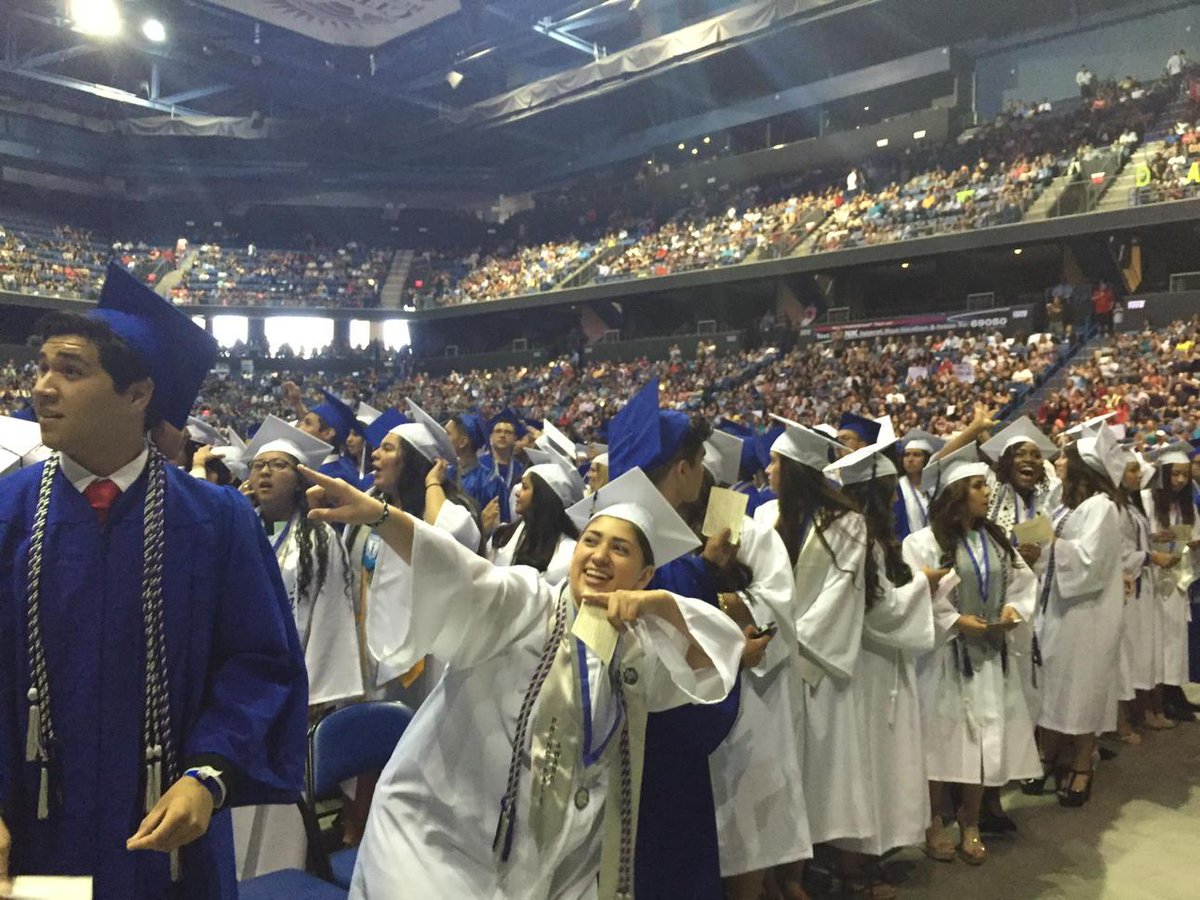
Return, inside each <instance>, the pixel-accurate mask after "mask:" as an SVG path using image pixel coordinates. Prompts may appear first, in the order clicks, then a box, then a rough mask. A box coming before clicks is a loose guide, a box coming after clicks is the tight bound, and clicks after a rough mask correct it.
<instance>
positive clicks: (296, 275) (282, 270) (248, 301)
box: [171, 241, 393, 308]
mask: <svg viewBox="0 0 1200 900" xmlns="http://www.w3.org/2000/svg"><path fill="white" fill-rule="evenodd" d="M392 253H393V251H390V250H373V249H369V248H366V247H362V246H360V245H359V244H358V243H356V242H354V241H351V242H349V243H347V244H345V245H344V246H341V247H336V248H329V249H316V250H266V249H260V248H258V247H255V246H254V245H253V244H251V245H249V246H248V247H247V248H246V249H245V250H231V249H229V248H227V247H222V246H220V245H217V244H203V245H201V246H200V247H199V248H198V250H197V253H196V255H195V256H194V257H192V261H191V264H190V266H188V267H187V268H186V269H185V271H184V274H183V279H182V281H181V282H180V284H179V285H177V286H176V287H174V288H173V289H172V290H171V295H172V297H173V299H174V300H175V301H176V302H177V303H185V304H192V303H195V304H206V305H210V306H293V307H299V306H334V307H342V308H345V307H351V308H369V307H376V306H378V305H379V292H380V289H381V288H382V287H383V282H384V279H385V278H386V277H387V273H388V267H389V265H390V264H391V258H392Z"/></svg>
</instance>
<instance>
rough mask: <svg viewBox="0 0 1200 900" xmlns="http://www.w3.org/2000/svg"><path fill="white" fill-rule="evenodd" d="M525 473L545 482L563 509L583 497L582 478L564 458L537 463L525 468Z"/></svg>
mask: <svg viewBox="0 0 1200 900" xmlns="http://www.w3.org/2000/svg"><path fill="white" fill-rule="evenodd" d="M534 452H536V451H534ZM548 455H549V456H551V457H553V456H554V454H548ZM525 474H526V475H536V476H537V477H538V478H540V479H542V481H544V482H546V486H547V487H548V488H550V490H552V491H554V493H555V496H557V497H558V499H559V500H560V501H562V505H563V508H564V509H565V508H567V507H569V506H570V505H571V504H573V503H578V502H579V501H580V500H582V499H583V479H582V478H581V477H580V475H579V473H578V472H577V471H575V467H574V466H573V465H571V464H570V463H569V462H567V461H566V460H561V461H560V460H555V459H551V460H550V461H549V462H542V463H538V464H537V465H534V466H530V467H529V468H528V469H526V470H525Z"/></svg>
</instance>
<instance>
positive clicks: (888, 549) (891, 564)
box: [842, 475, 913, 609]
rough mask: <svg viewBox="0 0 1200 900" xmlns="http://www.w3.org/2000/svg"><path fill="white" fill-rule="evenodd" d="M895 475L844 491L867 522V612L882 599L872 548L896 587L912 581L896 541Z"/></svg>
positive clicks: (865, 570) (896, 481) (849, 485)
mask: <svg viewBox="0 0 1200 900" xmlns="http://www.w3.org/2000/svg"><path fill="white" fill-rule="evenodd" d="M897 483H898V479H897V477H896V476H895V475H887V476H884V477H882V478H874V479H872V480H870V481H863V482H859V483H858V484H847V485H845V486H844V487H843V488H842V493H844V494H845V495H846V496H847V497H848V498H849V499H850V500H852V501H853V502H855V503H857V504H858V505H859V506H860V507H861V508H862V513H863V518H864V519H866V521H867V558H866V567H865V569H864V574H865V575H866V585H867V608H868V609H870V608H871V606H873V605H874V604H875V603H876V602H878V601H880V600H882V599H883V587H882V585H881V584H880V582H879V568H878V566H877V564H876V562H875V554H874V553H873V552H872V548H873V547H875V546H878V547H879V548H880V549H881V550H882V551H883V570H884V574H885V575H886V576H887V580H888V581H890V582H891V583H892V584H893V585H895V586H896V587H900V586H901V585H905V584H908V583H909V582H910V581H912V579H913V572H912V569H911V568H910V567H909V565H908V563H906V562H905V561H904V555H903V553H901V551H900V542H899V541H898V540H896V527H895V519H896V510H895V500H896V486H897Z"/></svg>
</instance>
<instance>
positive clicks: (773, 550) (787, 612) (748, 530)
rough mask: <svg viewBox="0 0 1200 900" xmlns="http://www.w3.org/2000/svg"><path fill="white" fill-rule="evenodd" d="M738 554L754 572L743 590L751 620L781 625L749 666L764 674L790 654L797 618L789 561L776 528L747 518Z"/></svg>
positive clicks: (785, 659)
mask: <svg viewBox="0 0 1200 900" xmlns="http://www.w3.org/2000/svg"><path fill="white" fill-rule="evenodd" d="M737 558H738V561H739V562H742V563H744V564H745V565H747V566H749V567H750V571H751V572H753V573H754V574H753V577H752V580H751V582H750V586H749V587H748V588H746V590H745V591H744V592H743V593H744V594H749V595H750V599H749V600H748V601H747V602H746V608H747V609H748V610H749V611H750V615H751V616H752V617H753V618H754V624H755V625H757V626H758V627H759V628H765V627H766V626H768V625H769V624H771V623H772V622H774V623H775V624H776V625H777V626H778V627H779V628H780V633H779V634H778V635H777V636H776V637H775V638H774V639H772V640H771V641H769V642H768V643H767V650H766V652H765V653H764V654H763V658H762V661H761V662H760V663H759V664H758V665H757V666H755V667H754V668H753V669H751V670H750V671H752V672H753V673H754V674H755V675H760V676H761V675H766V674H767V673H768V672H771V671H773V670H774V669H775V668H777V667H778V666H781V665H783V664H785V663H787V662H788V660H790V659H791V655H792V645H793V644H794V640H793V637H792V634H791V631H792V628H791V625H792V623H794V622H795V620H796V606H795V600H794V596H793V593H792V589H793V586H794V585H793V580H792V579H793V576H792V562H791V560H790V559H788V554H787V547H785V546H784V544H783V538H781V537H780V536H779V532H777V531H776V530H775V529H774V527H766V526H764V525H762V524H760V523H758V522H757V521H755V520H753V519H750V518H747V519H746V520H745V521H744V522H743V523H742V540H741V544H740V545H739V546H738V554H737Z"/></svg>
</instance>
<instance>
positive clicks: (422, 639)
mask: <svg viewBox="0 0 1200 900" xmlns="http://www.w3.org/2000/svg"><path fill="white" fill-rule="evenodd" d="M416 530H417V533H416V536H415V539H414V542H413V556H412V559H413V564H412V566H408V565H405V564H403V563H402V561H401V560H400V558H399V557H398V556H397V555H396V554H395V553H394V552H393V551H392V550H391V549H390V548H388V547H386V546H385V547H384V548H383V549H382V550H381V551H380V555H379V560H378V563H377V565H376V570H375V578H374V580H373V582H372V585H371V593H372V602H371V605H370V606H369V608H368V613H367V614H368V616H369V617H370V619H371V622H370V627H369V631H368V633H369V634H370V636H371V640H372V648H373V650H374V651H375V653H376V655H377V656H379V657H380V659H381V661H382V662H384V663H386V664H388V665H389V666H391V667H392V668H394V669H397V670H404V669H406V668H408V667H409V666H411V665H412V664H413V663H414V662H416V661H417V660H419V659H421V658H422V657H424V656H425V655H427V654H430V655H433V656H436V657H438V658H439V659H442V660H444V661H445V663H446V672H445V675H444V676H443V677H442V679H441V680H440V681H439V682H438V684H437V686H436V687H435V688H434V691H433V693H432V694H431V695H430V697H429V699H428V700H427V701H426V703H425V705H424V706H422V707H421V709H420V710H418V712H417V715H416V716H415V717H414V719H413V721H412V724H410V725H409V727H408V730H407V731H406V732H405V734H404V737H403V738H402V739H401V741H400V743H399V744H398V745H397V747H396V751H395V753H393V755H392V758H391V760H390V761H389V762H388V764H387V766H386V768H385V769H384V771H383V774H382V775H381V776H380V779H379V783H378V786H377V788H376V793H375V801H374V804H373V806H372V808H371V815H370V818H369V819H368V821H367V829H366V834H365V836H364V838H363V843H362V846H361V847H360V849H359V853H358V864H357V866H356V868H355V871H354V879H353V884H352V886H351V889H350V896H351V897H352V898H357V900H365V898H367V897H377V898H392V897H420V898H425V897H464V898H466V897H469V898H472V900H490V898H495V900H500V898H518V897H519V898H521V900H541V898H584V897H595V896H596V894H597V882H596V876H597V872H598V870H599V863H600V849H601V843H602V823H603V819H604V816H603V807H604V802H605V796H606V793H607V791H608V784H607V780H608V777H607V766H606V765H603V764H596V765H592V766H589V767H585V766H584V765H583V762H582V760H576V761H575V767H574V777H573V781H574V783H575V784H578V785H583V786H584V787H586V788H587V794H586V795H584V796H583V798H582V799H583V802H582V803H580V802H578V800H577V802H575V803H569V804H568V806H567V810H566V814H565V819H564V821H563V823H562V827H561V828H560V829H559V830H558V832H557V833H556V834H555V835H553V836H551V838H550V839H549V841H548V842H547V844H546V846H545V847H542V848H539V847H538V846H537V844H536V842H535V841H534V840H533V837H532V833H531V829H530V825H529V818H528V816H529V811H528V802H529V797H530V790H531V789H530V779H531V775H530V771H529V768H528V765H529V763H528V757H526V762H525V768H524V771H523V773H522V778H521V785H520V793H519V799H518V803H517V811H516V825H515V829H516V830H515V838H514V842H513V847H512V855H511V857H510V859H509V861H508V862H507V863H506V864H501V863H500V862H499V861H498V858H497V856H496V855H495V854H494V853H493V850H492V842H493V838H494V836H495V833H496V823H497V815H498V812H499V802H500V798H501V797H502V796H503V795H504V793H505V787H506V782H507V776H508V769H509V761H510V755H511V752H512V742H513V740H514V732H515V728H516V724H517V719H518V713H519V710H520V707H521V704H522V700H523V698H524V695H525V693H526V690H527V688H528V686H529V684H530V681H531V679H532V677H533V674H534V671H535V669H536V668H537V665H538V661H539V658H540V656H541V652H542V648H543V645H544V644H545V642H546V638H547V634H548V625H547V622H548V619H549V617H550V616H552V615H553V610H554V606H555V603H556V602H557V599H558V597H559V593H558V591H559V589H560V588H559V587H555V588H554V589H552V588H550V587H549V586H547V585H546V583H545V582H544V581H543V580H542V579H541V578H540V577H539V576H538V573H537V572H536V571H534V570H533V569H531V568H529V567H526V566H513V567H508V568H501V567H497V566H493V565H492V564H491V563H489V562H488V561H487V560H484V559H481V558H480V557H477V556H474V555H473V554H471V553H469V552H467V551H466V550H464V549H463V548H462V547H460V546H459V545H458V544H456V543H455V542H454V541H453V540H452V539H451V538H450V537H448V536H447V535H446V534H445V533H443V532H442V531H440V530H438V529H434V528H430V527H428V526H426V525H424V524H418V525H417V529H416ZM676 602H677V603H678V604H679V609H680V612H681V613H682V615H683V617H684V619H685V621H686V622H687V625H688V628H689V630H690V632H691V634H692V636H693V638H694V639H695V640H696V641H697V642H698V643H699V644H700V646H701V647H702V648H703V649H704V651H705V652H706V653H707V654H708V656H709V658H710V659H711V660H712V661H713V663H714V665H713V666H712V667H709V668H705V669H702V670H699V671H693V670H692V669H691V668H690V667H689V666H688V664H687V662H686V660H685V653H686V650H687V646H688V642H687V640H686V639H685V638H684V636H683V635H681V634H680V633H679V632H678V631H677V630H676V629H675V628H674V627H673V626H671V625H669V624H668V623H666V622H664V621H662V620H661V619H658V618H657V617H655V616H646V617H645V618H643V619H642V620H640V621H639V622H637V623H635V624H633V625H631V626H630V628H629V630H628V632H626V633H625V635H623V636H622V638H621V642H620V645H619V647H618V650H617V657H615V659H617V660H619V664H620V665H621V667H622V675H623V676H624V677H623V679H622V680H623V683H624V684H625V685H627V686H628V687H627V688H626V691H627V697H628V692H629V691H632V690H636V691H640V692H643V693H644V696H645V700H646V703H647V707H648V709H649V710H651V711H657V710H663V709H668V708H671V707H674V706H678V705H681V704H684V703H691V702H699V703H712V702H717V701H719V700H721V699H722V698H724V697H725V696H726V695H727V694H728V692H729V690H730V689H731V688H732V686H733V683H734V679H735V678H736V677H737V670H738V665H739V662H740V659H741V653H742V647H743V645H744V638H743V636H742V634H741V632H740V631H739V630H738V628H737V627H736V626H735V625H734V624H733V623H732V622H731V621H730V620H729V618H728V617H726V616H724V615H722V614H721V613H720V612H719V611H718V610H716V609H715V608H713V607H711V606H709V605H708V604H705V603H702V602H700V601H697V600H691V599H686V598H676ZM572 646H573V647H578V646H579V645H578V643H573V644H572ZM587 657H588V659H587V663H588V666H587V669H588V683H589V685H590V688H591V696H592V698H593V700H594V705H593V707H592V721H593V722H594V723H596V728H597V733H600V734H607V733H609V732H610V731H611V730H612V728H613V727H614V726H615V723H616V722H617V719H618V716H619V712H618V710H617V709H616V708H615V707H616V701H615V699H614V696H613V694H612V692H611V691H610V690H605V689H604V688H605V686H606V685H608V683H609V671H608V666H605V665H603V664H602V663H601V662H600V661H599V660H597V659H595V658H594V656H593V655H592V654H591V653H590V652H588V653H587ZM627 668H636V670H637V672H639V673H640V674H639V675H637V676H636V677H631V673H630V672H629V671H627ZM544 693H545V692H544V691H543V693H542V694H541V695H539V699H538V701H537V703H535V705H534V710H533V714H532V716H531V719H530V721H531V722H533V721H536V717H537V708H538V705H539V704H540V703H541V700H542V697H543V696H544ZM576 796H577V797H578V796H579V795H578V794H577V795H576Z"/></svg>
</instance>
